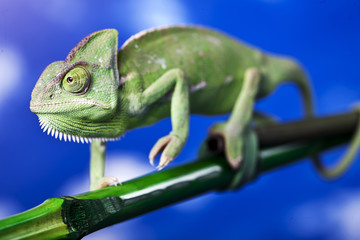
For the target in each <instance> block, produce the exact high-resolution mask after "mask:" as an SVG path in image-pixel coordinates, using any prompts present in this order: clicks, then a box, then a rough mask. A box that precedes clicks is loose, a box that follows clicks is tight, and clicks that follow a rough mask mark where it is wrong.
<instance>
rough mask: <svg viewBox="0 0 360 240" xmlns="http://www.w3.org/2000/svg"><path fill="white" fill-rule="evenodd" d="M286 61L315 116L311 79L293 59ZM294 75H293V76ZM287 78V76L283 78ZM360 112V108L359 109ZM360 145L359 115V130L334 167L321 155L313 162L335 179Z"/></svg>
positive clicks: (307, 108)
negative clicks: (322, 159) (323, 160)
mask: <svg viewBox="0 0 360 240" xmlns="http://www.w3.org/2000/svg"><path fill="white" fill-rule="evenodd" d="M282 61H286V64H287V65H288V66H287V67H286V68H287V69H288V71H289V72H288V74H289V75H288V76H287V77H288V78H287V79H292V81H293V82H294V83H295V84H296V85H297V86H298V87H299V89H300V92H301V95H302V98H303V102H304V105H305V110H306V115H307V117H309V118H311V117H313V116H314V110H313V101H312V93H311V92H312V91H311V87H310V85H309V80H308V78H307V77H306V74H305V73H304V72H303V70H302V69H301V67H300V66H299V65H298V64H297V63H296V62H294V61H291V60H282ZM291 76H292V77H291ZM283 79H285V78H283ZM359 114H360V109H359ZM359 146H360V117H359V124H358V127H357V130H356V132H355V134H354V136H353V139H352V140H351V142H350V146H349V148H348V149H347V151H346V153H345V154H344V155H343V156H342V157H341V158H340V159H339V160H338V161H337V163H336V164H335V165H334V166H333V167H326V166H325V165H324V164H323V163H322V161H321V159H320V156H319V155H315V156H313V163H314V165H315V168H316V170H317V172H318V173H319V174H320V175H321V176H322V177H324V178H327V179H335V178H338V177H340V176H342V175H343V174H344V173H345V171H346V170H347V169H348V168H349V167H350V165H351V164H352V162H353V160H354V158H355V156H356V153H357V151H358V149H359Z"/></svg>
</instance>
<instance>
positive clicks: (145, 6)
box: [115, 0, 188, 31]
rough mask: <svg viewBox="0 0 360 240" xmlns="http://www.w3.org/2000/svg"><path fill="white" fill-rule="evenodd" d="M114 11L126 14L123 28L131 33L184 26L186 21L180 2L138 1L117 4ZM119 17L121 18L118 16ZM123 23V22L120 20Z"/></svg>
mask: <svg viewBox="0 0 360 240" xmlns="http://www.w3.org/2000/svg"><path fill="white" fill-rule="evenodd" d="M119 3H121V5H120V4H117V7H116V8H115V9H117V10H118V9H122V10H123V11H125V12H127V13H128V14H126V19H127V20H126V22H123V24H124V26H125V27H129V28H130V29H131V30H132V31H140V30H143V29H147V28H152V27H157V26H164V25H173V24H184V23H186V22H187V21H188V17H187V15H186V11H185V8H184V6H183V4H182V3H181V1H177V0H152V1H148V0H138V1H127V2H126V3H127V4H124V2H123V1H121V2H119ZM120 17H121V16H120ZM122 21H123V20H122Z"/></svg>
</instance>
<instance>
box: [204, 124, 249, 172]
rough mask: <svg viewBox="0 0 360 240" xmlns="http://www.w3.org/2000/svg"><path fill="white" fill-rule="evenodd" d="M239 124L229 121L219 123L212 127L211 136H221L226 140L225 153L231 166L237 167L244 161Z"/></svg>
mask: <svg viewBox="0 0 360 240" xmlns="http://www.w3.org/2000/svg"><path fill="white" fill-rule="evenodd" d="M242 133H243V131H241V130H240V129H239V128H238V126H234V125H232V124H229V123H227V122H224V123H218V124H215V125H213V126H212V127H211V129H210V138H218V137H221V138H222V139H223V141H224V145H225V146H224V153H225V156H226V159H227V161H228V163H229V164H230V166H231V167H232V168H234V169H237V168H238V167H239V166H240V163H241V161H242V149H243V139H242Z"/></svg>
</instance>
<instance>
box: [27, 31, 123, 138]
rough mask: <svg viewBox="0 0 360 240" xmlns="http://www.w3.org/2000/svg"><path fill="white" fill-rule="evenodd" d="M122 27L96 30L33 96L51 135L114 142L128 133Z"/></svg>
mask: <svg viewBox="0 0 360 240" xmlns="http://www.w3.org/2000/svg"><path fill="white" fill-rule="evenodd" d="M117 35H118V33H117V31H116V30H112V29H107V30H102V31H99V32H95V33H93V34H90V35H89V36H87V37H85V38H84V39H83V40H81V41H80V43H79V44H78V45H76V46H75V48H73V49H72V50H71V51H70V53H69V55H68V56H67V58H66V59H65V61H58V62H54V63H51V64H50V65H49V66H48V67H47V68H46V69H45V70H44V72H43V73H42V74H41V76H40V78H39V80H38V82H37V83H36V85H35V87H34V90H33V92H32V94H31V101H30V109H31V111H32V112H34V113H36V114H37V115H38V117H39V121H40V125H41V126H42V128H44V131H46V130H47V131H48V134H49V133H51V135H53V136H55V137H59V138H60V139H62V138H64V140H69V141H70V140H71V139H72V140H73V141H75V140H77V141H82V142H83V141H86V142H87V141H91V140H93V139H97V140H102V141H106V140H113V139H116V138H118V137H119V136H120V135H122V134H123V132H124V129H125V126H122V123H123V121H124V120H123V118H124V114H122V113H121V112H122V107H121V100H120V98H119V95H118V86H119V76H118V70H117Z"/></svg>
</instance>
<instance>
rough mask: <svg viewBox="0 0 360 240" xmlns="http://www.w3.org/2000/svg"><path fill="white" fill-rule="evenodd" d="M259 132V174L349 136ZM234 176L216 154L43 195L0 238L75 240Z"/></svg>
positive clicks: (4, 226) (218, 186)
mask: <svg viewBox="0 0 360 240" xmlns="http://www.w3.org/2000/svg"><path fill="white" fill-rule="evenodd" d="M346 116H349V114H348V115H346ZM330 118H331V117H330ZM345 118H346V117H343V118H341V119H340V120H339V121H338V122H337V124H340V125H341V123H344V122H341V121H343V120H344V119H345ZM313 121H319V120H313ZM304 122H305V121H304ZM304 122H297V123H290V124H283V125H279V126H272V128H273V129H274V128H276V127H278V130H279V131H280V130H281V129H282V128H283V127H284V126H285V127H287V128H289V125H291V124H294V126H297V128H289V129H290V130H289V131H293V134H292V135H291V136H293V135H296V132H297V129H298V127H299V124H300V125H301V124H304ZM323 122H326V119H323ZM311 123H314V122H311V121H310V122H309V121H307V122H306V124H307V125H308V126H311ZM306 124H305V125H304V126H306ZM324 125H326V124H324ZM350 125H351V124H350ZM331 127H333V126H331ZM354 127H355V126H354ZM310 128H311V127H310ZM264 131H265V132H266V130H261V129H260V130H259V129H257V131H256V132H257V134H258V136H259V143H260V146H262V150H261V152H260V157H259V161H260V168H259V174H260V173H264V172H266V171H270V170H273V169H275V168H279V167H282V166H285V165H287V164H290V163H293V162H295V161H297V160H299V159H301V158H304V157H306V156H311V155H313V154H315V153H319V152H321V151H324V150H326V149H329V148H332V147H334V146H338V145H340V144H343V143H345V142H346V141H348V140H349V139H350V137H351V134H349V133H350V132H351V131H350V130H349V129H347V130H343V131H342V132H337V131H335V132H336V134H333V135H329V134H328V133H326V134H325V135H326V136H325V137H317V139H315V140H308V141H305V142H298V141H296V138H293V139H292V141H290V142H292V143H290V144H287V145H280V146H275V147H274V146H272V144H271V143H270V142H267V144H264V141H263V140H262V139H265V137H263V138H261V137H260V136H261V134H263V132H264ZM304 131H305V130H304V129H302V131H300V132H299V131H298V132H299V134H300V135H301V136H302V138H305V137H304ZM280 132H281V131H280ZM305 132H306V131H305ZM286 134H288V133H286ZM286 134H285V135H286ZM263 135H264V134H263ZM265 135H266V134H265ZM308 135H309V137H311V131H308ZM267 137H269V136H267ZM274 139H277V141H278V140H279V139H280V140H281V139H282V140H281V141H278V142H286V141H285V140H286V137H282V136H281V134H280V133H279V134H276V136H275V135H274ZM265 142H266V141H265ZM275 142H276V141H275ZM278 142H277V144H278ZM274 145H276V144H274ZM270 146H272V147H270ZM234 174H235V172H234V171H233V170H232V169H230V168H229V166H228V164H227V162H226V160H225V159H224V158H223V157H222V156H221V155H219V156H211V157H206V158H204V159H198V160H196V161H193V162H190V163H187V164H184V165H181V166H178V167H174V168H169V169H166V170H163V171H160V172H156V173H152V174H149V175H145V176H143V177H140V178H136V179H133V180H130V181H128V182H125V183H123V184H122V185H119V186H111V187H108V188H104V189H100V190H97V191H92V192H87V193H84V194H79V195H76V196H72V197H61V198H52V199H48V200H46V201H45V202H44V203H43V204H41V205H39V206H37V207H35V208H33V209H30V210H28V211H26V212H23V213H20V214H18V215H15V216H12V217H9V218H6V219H3V220H1V221H0V239H64V238H67V239H79V238H81V237H83V236H85V235H87V234H90V233H92V232H94V231H97V230H99V229H102V228H105V227H108V226H110V225H113V224H116V223H120V222H122V221H125V220H128V219H131V218H134V217H136V216H139V215H142V214H145V213H147V212H150V211H153V210H156V209H158V208H162V207H165V206H167V205H170V204H173V203H176V202H179V201H183V200H185V199H189V198H192V197H194V196H197V195H199V194H204V193H206V192H209V191H214V190H215V191H217V190H226V189H227V187H228V186H229V185H230V184H231V182H232V179H233V177H234Z"/></svg>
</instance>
